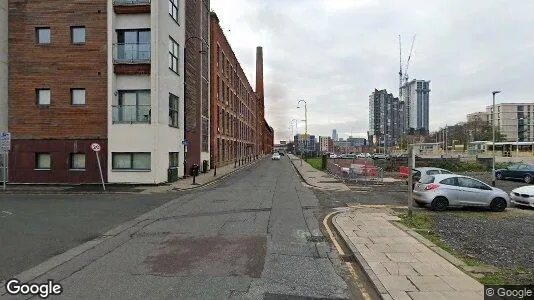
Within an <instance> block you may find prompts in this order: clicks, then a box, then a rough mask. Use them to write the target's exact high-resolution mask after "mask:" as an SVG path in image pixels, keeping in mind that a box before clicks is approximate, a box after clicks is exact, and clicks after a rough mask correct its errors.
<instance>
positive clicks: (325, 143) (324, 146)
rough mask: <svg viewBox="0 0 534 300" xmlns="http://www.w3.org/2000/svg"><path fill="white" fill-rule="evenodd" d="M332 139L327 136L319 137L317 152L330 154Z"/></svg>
mask: <svg viewBox="0 0 534 300" xmlns="http://www.w3.org/2000/svg"><path fill="white" fill-rule="evenodd" d="M331 140H332V139H331V138H330V137H329V136H319V151H320V152H321V153H327V152H331V148H330V147H329V146H330V144H331V143H330V141H331Z"/></svg>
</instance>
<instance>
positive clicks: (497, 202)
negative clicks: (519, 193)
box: [413, 174, 510, 211]
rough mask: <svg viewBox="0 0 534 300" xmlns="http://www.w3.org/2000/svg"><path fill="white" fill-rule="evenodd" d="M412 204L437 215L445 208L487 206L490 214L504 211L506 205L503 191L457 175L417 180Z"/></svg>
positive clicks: (508, 201)
mask: <svg viewBox="0 0 534 300" xmlns="http://www.w3.org/2000/svg"><path fill="white" fill-rule="evenodd" d="M413 200H414V201H415V203H416V204H417V205H419V206H426V205H430V208H431V209H432V210H438V211H442V210H445V209H447V207H449V206H488V207H489V208H490V209H491V210H493V211H504V210H505V209H506V207H507V206H508V205H509V204H510V197H508V194H507V193H506V192H505V191H503V190H501V189H498V188H494V187H491V186H489V185H487V184H485V183H484V182H482V181H480V180H478V179H475V178H472V177H468V176H462V175H457V174H436V175H431V176H426V177H423V178H421V180H420V181H419V182H418V183H417V184H416V185H415V188H414V191H413Z"/></svg>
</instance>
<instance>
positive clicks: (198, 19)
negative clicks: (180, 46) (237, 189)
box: [184, 0, 210, 171]
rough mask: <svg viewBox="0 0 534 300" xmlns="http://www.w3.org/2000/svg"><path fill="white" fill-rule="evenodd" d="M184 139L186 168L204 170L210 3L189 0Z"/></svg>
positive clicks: (187, 5) (206, 0) (207, 115)
mask: <svg viewBox="0 0 534 300" xmlns="http://www.w3.org/2000/svg"><path fill="white" fill-rule="evenodd" d="M185 8H186V10H185V17H186V21H185V26H186V28H185V33H186V43H185V45H184V46H185V51H186V62H185V72H186V74H185V75H186V76H185V80H186V86H185V99H184V105H185V137H186V140H187V154H186V169H187V170H188V171H189V170H191V166H192V165H193V164H196V165H199V166H200V168H201V170H202V169H203V164H202V162H203V161H204V160H207V161H208V168H209V165H210V147H209V143H210V141H209V133H210V128H209V124H210V103H209V102H210V98H209V92H210V87H209V86H210V82H209V80H210V78H209V71H210V68H209V64H210V62H209V57H210V55H209V49H208V48H209V34H210V25H209V24H210V22H209V20H210V1H209V0H186V6H185Z"/></svg>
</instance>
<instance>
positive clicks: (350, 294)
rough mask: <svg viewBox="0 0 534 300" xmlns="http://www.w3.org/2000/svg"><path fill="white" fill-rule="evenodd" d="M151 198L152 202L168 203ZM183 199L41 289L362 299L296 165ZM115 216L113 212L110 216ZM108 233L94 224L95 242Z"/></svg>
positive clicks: (257, 170) (108, 239)
mask: <svg viewBox="0 0 534 300" xmlns="http://www.w3.org/2000/svg"><path fill="white" fill-rule="evenodd" d="M145 197H147V196H145ZM148 197H150V199H145V201H147V200H149V201H150V203H151V204H153V203H155V202H157V201H160V203H163V202H165V201H166V200H167V199H168V198H165V197H168V196H162V198H161V199H159V200H154V199H152V198H151V197H153V196H152V195H149V196H148ZM175 198H176V199H174V200H171V201H169V202H167V203H166V204H165V205H163V206H162V207H160V208H158V209H155V210H153V211H151V212H149V213H147V214H144V215H143V216H141V217H140V218H138V219H137V220H136V221H135V222H130V223H129V225H128V226H127V227H125V228H126V230H124V231H116V232H115V233H113V234H110V235H109V236H105V237H102V241H101V242H99V244H97V245H96V246H95V247H94V248H92V249H90V250H88V251H86V252H84V253H82V254H81V255H78V256H76V257H73V258H72V259H71V260H69V261H68V262H66V263H63V264H61V265H59V266H58V267H56V268H54V269H52V270H50V271H49V272H47V273H45V274H42V275H41V276H39V277H37V278H35V279H34V280H32V282H45V281H46V280H47V279H54V280H56V281H59V282H60V283H61V284H62V285H63V289H64V292H63V294H62V295H61V297H60V298H64V299H73V298H76V299H102V298H107V299H109V298H113V299H123V298H128V299H146V298H154V299H160V298H173V299H190V298H197V299H215V298H216V299H221V298H249V299H302V298H296V296H301V297H312V298H324V299H354V298H359V295H358V294H357V291H354V289H352V288H350V286H351V284H350V281H349V280H350V279H349V277H348V276H347V270H345V269H344V263H343V262H342V261H341V260H340V258H339V255H338V253H337V252H336V251H335V249H334V248H333V247H332V246H331V245H330V244H329V243H328V242H326V241H325V237H324V236H323V234H322V232H321V229H320V224H321V222H322V218H321V217H322V213H321V212H322V211H323V209H322V208H321V207H320V204H319V201H318V200H317V198H316V196H315V195H314V193H313V192H312V191H311V190H310V189H309V188H308V187H306V186H305V185H304V184H303V183H302V182H301V180H300V178H299V177H298V175H297V174H296V172H295V171H294V169H293V167H292V165H291V163H290V162H289V160H288V159H282V160H280V161H271V160H270V159H265V160H263V161H260V162H259V163H258V164H257V165H256V166H254V167H250V168H247V169H244V170H243V171H241V172H238V173H236V174H235V175H233V176H230V177H228V178H227V179H224V180H222V181H221V182H219V183H217V184H214V185H211V186H208V187H206V188H202V189H200V190H197V191H194V192H190V193H188V194H183V195H181V194H175ZM78 201H80V203H81V202H83V199H80V200H78ZM139 201H140V200H139ZM143 203H145V202H143ZM124 205H125V206H126V205H128V202H127V201H126V202H125V203H124ZM134 205H135V204H134ZM143 209H146V206H144V207H143V208H138V211H140V210H143ZM116 212H117V210H116V209H110V210H109V216H108V217H107V218H110V217H111V216H114V215H115V213H116ZM65 213H68V211H66V212H65ZM70 213H72V211H71V212H70ZM33 215H34V216H35V218H37V219H39V220H46V219H47V218H52V217H51V216H46V215H42V214H38V213H35V214H33ZM103 215H105V214H104V213H100V214H99V215H98V216H97V217H102V216H103ZM71 221H72V222H76V221H77V220H76V218H71ZM42 222H45V223H43V224H47V223H46V221H42ZM81 222H82V223H87V224H92V223H94V222H98V221H96V220H87V219H84V220H82V221H81ZM20 225H21V226H24V225H23V221H21V223H20ZM65 226H67V224H65ZM87 226H91V225H87ZM81 227H83V226H81ZM106 227H109V226H104V225H103V226H101V227H99V228H98V229H97V226H95V225H94V224H93V227H92V228H93V229H94V230H93V232H92V233H91V234H86V235H87V236H88V237H90V236H91V235H93V234H94V232H95V231H99V232H100V233H103V232H104V231H105V229H104V228H106ZM106 229H107V228H106ZM79 230H80V228H77V229H73V231H79ZM27 231H28V232H30V231H32V230H31V229H27ZM40 231H41V232H44V231H45V230H44V228H43V229H40ZM59 231H60V230H59V229H57V228H53V229H52V232H53V233H56V232H59ZM37 232H39V231H37ZM12 234H14V233H12ZM53 235H54V234H51V235H50V234H49V235H48V236H49V237H51V236H53ZM2 239H3V240H2V244H3V243H4V239H6V241H7V242H9V239H10V238H9V237H6V236H4V235H2ZM79 242H81V241H79ZM56 248H57V247H56ZM40 249H41V247H36V248H35V249H34V251H36V252H39V251H41V250H40ZM61 250H63V249H61ZM9 255H11V256H13V254H12V253H11V254H9ZM19 255H22V253H21V254H19ZM347 282H349V284H347ZM291 297H293V298H291Z"/></svg>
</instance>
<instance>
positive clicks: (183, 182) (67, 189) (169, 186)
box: [0, 155, 267, 195]
mask: <svg viewBox="0 0 534 300" xmlns="http://www.w3.org/2000/svg"><path fill="white" fill-rule="evenodd" d="M266 157H267V156H266V155H260V156H259V157H258V158H257V159H252V160H250V161H247V162H244V163H240V162H238V163H237V164H233V163H232V164H229V165H226V166H222V167H219V168H217V174H216V175H215V170H214V169H212V170H209V171H208V172H207V173H200V174H199V176H196V178H195V183H193V176H187V177H185V178H180V179H178V181H175V182H171V183H163V184H157V185H156V184H152V185H149V184H142V185H140V184H114V183H107V184H106V190H105V191H104V190H103V187H102V185H101V184H78V185H68V184H63V185H58V184H9V183H8V185H7V188H6V190H4V189H3V188H2V186H1V185H0V195H1V194H95V193H101V194H122V193H124V194H132V193H141V194H154V193H165V192H171V191H176V190H182V191H183V190H190V189H195V188H199V187H202V186H204V185H206V184H210V183H213V182H214V181H217V180H219V179H221V178H224V177H226V176H228V175H231V174H232V173H234V172H236V171H239V170H241V169H243V168H246V167H248V166H251V165H254V164H255V163H257V162H258V161H259V160H261V159H264V158H266Z"/></svg>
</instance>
